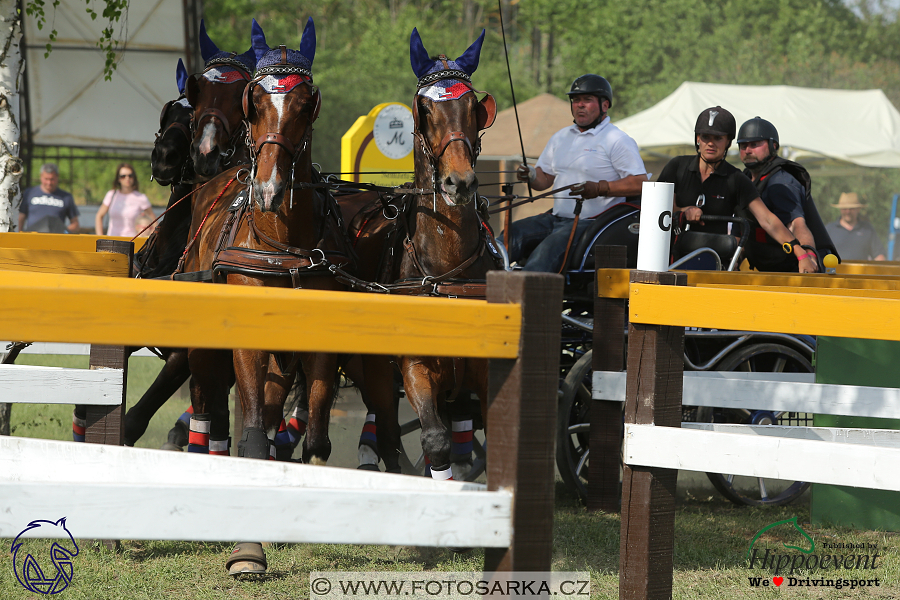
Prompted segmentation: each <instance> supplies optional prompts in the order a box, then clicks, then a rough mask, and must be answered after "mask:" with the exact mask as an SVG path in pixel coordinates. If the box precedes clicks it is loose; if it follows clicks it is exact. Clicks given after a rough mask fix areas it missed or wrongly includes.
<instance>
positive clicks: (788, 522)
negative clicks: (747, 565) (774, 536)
mask: <svg viewBox="0 0 900 600" xmlns="http://www.w3.org/2000/svg"><path fill="white" fill-rule="evenodd" d="M779 525H792V526H793V527H794V529H796V530H797V531H798V532H800V535H802V536H803V537H804V538H806V539H807V540H808V541H809V549H808V550H807V549H803V548H801V547H799V546H789V545H788V544H785V543H784V542H782V543H781V545H782V546H784V547H785V548H787V549H788V550H799V551H800V552H802V553H803V554H812V553H813V552H815V550H816V542H815V541H814V540H813V539H812V538H811V537H810V535H809V534H808V533H806V532H805V531H803V528H802V527H800V524H799V523H797V517H793V518H791V519H784V520H783V521H776V522H774V523H770V524H769V525H766V526H765V527H763V528H762V529H760V530H759V531H758V532H756V535H755V536H753V540H752V541H751V542H750V546H749V547H748V548H747V558H748V559H749V558H750V553H751V551H752V550H753V545H754V544H755V543H756V540H758V539H759V536H761V535H762V534H764V533H765V532H767V531H768V530H770V529H772V528H773V527H778V526H779Z"/></svg>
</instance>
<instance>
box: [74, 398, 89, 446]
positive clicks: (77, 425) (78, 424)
mask: <svg viewBox="0 0 900 600" xmlns="http://www.w3.org/2000/svg"><path fill="white" fill-rule="evenodd" d="M78 408H79V407H77V406H76V407H75V410H74V411H73V412H72V439H73V440H74V441H76V442H83V441H84V431H85V429H86V428H87V420H86V419H85V416H86V415H85V414H82V415H81V416H80V417H79V416H78ZM84 412H85V413H86V412H87V411H84Z"/></svg>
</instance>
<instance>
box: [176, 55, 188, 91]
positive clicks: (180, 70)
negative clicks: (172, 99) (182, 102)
mask: <svg viewBox="0 0 900 600" xmlns="http://www.w3.org/2000/svg"><path fill="white" fill-rule="evenodd" d="M187 78H188V72H187V69H186V68H185V67H184V63H183V62H182V61H181V59H180V58H179V59H178V65H177V66H176V67H175V83H176V84H178V93H179V94H184V84H185V83H186V82H187Z"/></svg>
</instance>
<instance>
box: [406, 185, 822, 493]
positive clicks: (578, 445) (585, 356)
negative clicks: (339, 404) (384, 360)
mask: <svg viewBox="0 0 900 600" xmlns="http://www.w3.org/2000/svg"><path fill="white" fill-rule="evenodd" d="M707 218H709V217H707ZM713 219H715V218H713ZM721 219H723V220H725V221H732V222H734V223H736V224H741V225H743V230H744V231H748V230H749V227H748V225H747V224H746V222H743V223H742V219H739V218H734V219H732V218H727V217H722V218H721ZM639 222H640V202H639V199H638V200H637V201H629V202H626V203H623V204H619V205H616V206H613V207H611V208H610V209H609V210H608V211H606V212H605V213H604V214H603V215H601V216H599V217H598V218H597V219H595V220H594V223H593V224H592V225H591V227H589V228H588V229H587V230H586V231H585V233H584V234H583V236H582V237H581V239H580V240H577V241H576V243H574V244H573V247H574V248H575V249H574V251H572V252H571V254H570V256H569V257H568V259H567V262H566V267H565V269H564V274H565V277H566V280H565V288H564V290H565V291H564V300H563V307H562V315H561V316H562V331H561V346H560V374H559V381H560V386H559V392H558V393H559V406H558V414H557V451H556V462H557V469H558V471H559V474H560V477H561V478H562V480H563V482H564V483H565V486H566V488H567V490H568V491H569V492H570V493H571V494H573V495H574V496H576V497H577V498H579V499H580V500H581V501H583V502H584V501H586V499H587V493H588V492H587V481H588V465H589V460H590V406H591V403H592V393H591V391H592V388H593V367H592V363H593V351H592V346H593V343H594V327H593V320H594V303H595V296H596V287H595V277H596V270H595V268H594V263H595V257H594V252H595V248H596V247H597V246H603V245H618V246H624V248H625V254H626V255H627V257H628V259H627V267H628V268H632V269H633V268H635V267H636V262H637V258H636V257H637V244H638V237H639ZM745 241H746V240H744V239H739V238H737V237H735V236H726V235H712V234H702V235H699V236H694V238H693V239H689V240H688V242H686V243H685V242H681V243H682V247H681V252H680V253H681V254H683V256H682V257H681V258H680V259H679V260H678V261H676V262H675V263H673V265H672V266H671V268H672V269H673V270H675V269H697V270H727V269H729V268H730V269H731V270H733V269H734V268H735V267H736V266H737V264H738V262H739V259H740V256H741V252H742V250H743V247H744V245H745ZM507 264H508V263H507ZM626 335H627V333H626ZM815 347H816V342H815V338H813V337H810V336H792V335H786V334H778V333H760V332H751V331H709V330H700V329H696V328H689V329H687V330H686V331H685V354H684V365H685V370H686V371H704V372H712V371H742V372H757V373H793V374H810V373H812V372H813V357H814V353H815ZM398 393H402V390H398ZM689 402H690V399H689V398H686V399H685V405H684V407H683V413H682V415H683V416H682V420H683V421H685V422H710V423H713V422H714V423H746V424H754V425H785V426H796V425H803V426H809V425H811V424H812V415H811V414H806V413H794V412H786V411H783V412H771V411H757V410H754V411H749V410H734V409H724V408H710V407H698V406H691V405H690V404H689ZM471 408H474V407H471ZM417 425H418V424H417V421H416V420H415V419H414V420H412V421H409V422H407V423H405V424H404V425H402V432H403V434H404V435H407V434H410V433H412V432H414V431H416V430H417ZM481 438H482V439H483V436H481ZM473 452H474V456H473V461H472V468H471V469H470V470H469V471H468V473H467V475H466V478H467V479H469V480H475V479H476V478H477V477H478V476H479V475H480V474H481V473H482V472H483V471H484V455H485V452H484V448H483V446H482V444H481V443H480V442H479V439H478V437H476V439H475V444H474V451H473ZM403 464H404V465H406V466H407V470H408V472H412V473H420V472H421V471H422V469H423V468H424V465H425V460H424V457H423V456H421V455H419V456H418V458H412V459H409V458H408V457H404V459H403ZM707 477H708V478H709V480H710V483H711V484H712V485H713V486H714V487H715V489H716V490H718V491H719V492H720V493H721V494H722V495H723V496H724V497H725V498H727V499H728V500H730V501H732V502H734V503H735V504H739V505H750V506H760V505H780V504H786V503H789V502H791V501H793V500H795V499H797V498H799V497H800V496H801V495H802V494H803V493H804V492H805V491H806V489H807V488H808V487H809V484H808V483H806V482H802V481H779V480H763V479H750V478H743V477H734V476H732V475H729V474H721V473H708V474H707Z"/></svg>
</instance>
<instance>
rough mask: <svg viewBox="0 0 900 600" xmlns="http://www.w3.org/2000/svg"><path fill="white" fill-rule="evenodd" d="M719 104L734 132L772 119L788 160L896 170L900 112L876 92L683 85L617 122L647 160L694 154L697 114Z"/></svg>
mask: <svg viewBox="0 0 900 600" xmlns="http://www.w3.org/2000/svg"><path fill="white" fill-rule="evenodd" d="M716 105H719V106H722V107H724V108H726V109H728V110H729V111H730V112H731V113H732V114H733V115H734V117H735V119H736V120H737V126H738V128H740V126H741V123H743V122H744V121H746V120H747V119H752V118H753V117H756V116H759V117H762V118H764V119H766V120H768V121H771V122H772V123H773V124H774V125H775V127H776V128H777V129H778V134H779V137H780V141H781V147H782V148H783V152H782V154H783V155H784V156H786V157H787V158H791V159H793V160H799V161H802V162H804V163H806V162H809V161H811V160H812V161H815V160H816V159H832V160H834V161H842V162H847V163H852V164H854V165H859V166H863V167H882V168H898V167H900V112H898V111H897V109H896V108H894V105H893V104H891V102H890V100H888V99H887V96H885V95H884V92H882V91H881V90H863V91H851V90H828V89H812V88H799V87H791V86H786V85H776V86H762V85H725V84H714V83H694V82H685V83H683V84H681V85H680V86H679V87H678V89H677V90H675V91H674V92H673V93H672V94H670V95H669V96H668V97H667V98H665V99H663V100H662V101H661V102H659V103H658V104H656V105H655V106H652V107H651V108H648V109H647V110H645V111H642V112H639V113H637V114H634V115H632V116H630V117H628V118H626V119H622V120H618V121H616V125H617V126H618V127H619V128H620V129H622V130H623V131H625V132H626V133H628V135H630V136H631V137H633V138H634V140H635V141H636V142H637V144H638V146H639V147H640V148H641V152H642V154H645V158H648V159H653V158H656V159H657V160H658V159H660V158H662V157H672V156H677V155H679V154H693V153H694V152H695V150H694V142H693V140H694V133H693V132H694V125H695V123H696V121H697V115H699V114H700V112H701V111H703V110H704V109H706V108H709V107H711V106H716ZM732 148H733V149H735V146H733V147H732Z"/></svg>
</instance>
